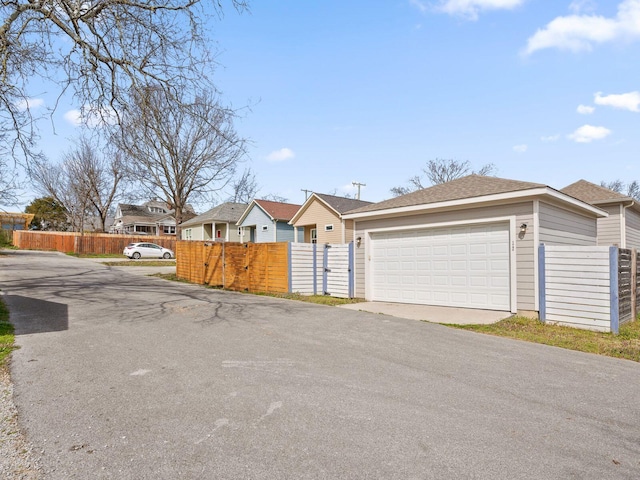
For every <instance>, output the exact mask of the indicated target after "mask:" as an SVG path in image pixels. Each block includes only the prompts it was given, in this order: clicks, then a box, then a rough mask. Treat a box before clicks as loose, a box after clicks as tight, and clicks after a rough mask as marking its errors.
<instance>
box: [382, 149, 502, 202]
mask: <svg viewBox="0 0 640 480" xmlns="http://www.w3.org/2000/svg"><path fill="white" fill-rule="evenodd" d="M495 172H496V167H495V165H494V164H492V163H488V164H486V165H484V166H482V167H481V168H480V169H479V170H477V171H473V170H472V167H471V163H470V162H469V160H465V161H460V160H454V159H442V158H436V159H435V160H429V161H428V162H427V165H426V167H425V168H423V169H422V174H423V175H424V176H425V178H426V180H428V182H429V184H431V185H438V184H440V183H446V182H450V181H451V180H455V179H457V178H460V177H464V176H465V175H469V174H472V173H473V174H476V175H484V176H491V175H495ZM425 183H426V182H423V180H422V177H421V176H420V175H415V176H413V177H411V178H410V179H409V181H408V184H409V185H407V186H402V185H400V186H397V187H393V188H391V193H392V194H393V196H394V197H398V196H400V195H406V194H407V193H411V192H415V191H417V190H422V189H423V188H426V187H427V186H428V185H425Z"/></svg>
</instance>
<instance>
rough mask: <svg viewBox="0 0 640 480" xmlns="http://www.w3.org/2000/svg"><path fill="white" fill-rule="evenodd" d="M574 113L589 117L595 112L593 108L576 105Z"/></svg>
mask: <svg viewBox="0 0 640 480" xmlns="http://www.w3.org/2000/svg"><path fill="white" fill-rule="evenodd" d="M576 111H577V112H578V113H579V114H580V115H591V114H592V113H593V112H594V111H595V108H593V107H591V106H589V105H578V108H576Z"/></svg>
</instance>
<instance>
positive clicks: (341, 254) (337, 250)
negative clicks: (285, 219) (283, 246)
mask: <svg viewBox="0 0 640 480" xmlns="http://www.w3.org/2000/svg"><path fill="white" fill-rule="evenodd" d="M290 252H291V253H290V255H291V258H290V261H289V265H290V267H289V268H290V274H289V278H290V279H291V280H290V287H289V290H290V291H291V292H298V293H301V294H303V295H330V296H332V297H341V298H351V297H353V292H354V287H353V281H354V280H353V243H347V244H326V245H318V244H315V243H292V244H291V250H290Z"/></svg>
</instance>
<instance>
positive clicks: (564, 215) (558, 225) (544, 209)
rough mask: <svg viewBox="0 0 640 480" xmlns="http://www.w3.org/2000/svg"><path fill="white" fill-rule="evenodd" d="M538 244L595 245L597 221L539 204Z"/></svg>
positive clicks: (549, 205)
mask: <svg viewBox="0 0 640 480" xmlns="http://www.w3.org/2000/svg"><path fill="white" fill-rule="evenodd" d="M539 222H540V243H544V244H545V245H579V246H587V247H588V246H592V245H594V246H595V245H596V244H597V238H598V233H597V221H596V219H595V218H593V217H585V216H584V215H580V214H579V213H576V212H572V211H570V210H565V209H563V208H560V207H557V206H555V205H551V204H548V203H544V202H540V217H539Z"/></svg>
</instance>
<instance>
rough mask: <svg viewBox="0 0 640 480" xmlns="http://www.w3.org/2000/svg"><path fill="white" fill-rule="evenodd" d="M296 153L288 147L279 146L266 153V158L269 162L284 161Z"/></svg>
mask: <svg viewBox="0 0 640 480" xmlns="http://www.w3.org/2000/svg"><path fill="white" fill-rule="evenodd" d="M295 156H296V154H295V153H294V152H293V150H291V149H290V148H286V147H285V148H281V149H280V150H275V151H273V152H271V153H270V154H269V155H267V160H268V161H270V162H284V161H285V160H291V159H292V158H294V157H295Z"/></svg>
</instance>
